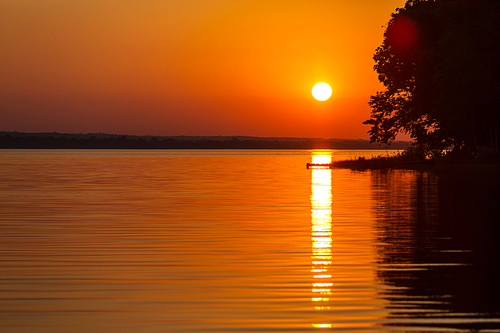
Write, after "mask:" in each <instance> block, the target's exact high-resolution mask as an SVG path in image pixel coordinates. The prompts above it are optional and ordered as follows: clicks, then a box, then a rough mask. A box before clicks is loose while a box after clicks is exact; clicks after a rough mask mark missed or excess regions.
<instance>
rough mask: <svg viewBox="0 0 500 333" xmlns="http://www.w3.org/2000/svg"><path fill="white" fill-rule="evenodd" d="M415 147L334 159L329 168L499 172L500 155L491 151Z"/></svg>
mask: <svg viewBox="0 0 500 333" xmlns="http://www.w3.org/2000/svg"><path fill="white" fill-rule="evenodd" d="M414 147H415V146H410V147H407V148H406V149H405V150H403V151H402V152H398V153H396V154H395V155H377V156H372V157H371V158H363V157H359V158H357V159H349V160H341V161H335V162H332V163H331V165H330V166H331V168H337V169H351V170H354V171H365V170H389V169H399V170H417V171H431V170H435V171H440V170H452V169H462V170H471V171H476V172H483V171H495V172H497V173H498V174H500V157H499V156H497V155H494V154H488V153H484V154H481V155H468V156H464V155H460V156H459V155H456V154H455V152H454V151H448V152H445V153H442V154H440V155H439V156H432V155H425V154H421V153H420V152H415V150H414V149H413V148H414Z"/></svg>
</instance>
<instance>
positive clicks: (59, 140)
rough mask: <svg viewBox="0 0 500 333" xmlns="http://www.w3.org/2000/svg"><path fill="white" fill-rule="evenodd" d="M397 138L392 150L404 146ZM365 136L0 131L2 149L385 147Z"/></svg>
mask: <svg viewBox="0 0 500 333" xmlns="http://www.w3.org/2000/svg"><path fill="white" fill-rule="evenodd" d="M408 145H409V142H408V141H395V142H393V143H392V144H391V146H390V149H405V148H406V147H407V146H408ZM385 148H386V145H380V144H378V143H370V141H369V140H363V139H322V138H293V137H251V136H150V135H149V136H135V135H117V134H104V133H87V134H66V133H57V132H53V133H23V132H0V149H385Z"/></svg>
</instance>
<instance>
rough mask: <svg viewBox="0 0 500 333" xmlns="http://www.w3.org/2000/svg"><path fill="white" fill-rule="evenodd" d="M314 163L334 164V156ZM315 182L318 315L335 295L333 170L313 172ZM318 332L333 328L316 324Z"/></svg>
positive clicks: (314, 269)
mask: <svg viewBox="0 0 500 333" xmlns="http://www.w3.org/2000/svg"><path fill="white" fill-rule="evenodd" d="M312 162H313V163H322V164H323V163H330V162H331V155H313V157H312ZM311 172H312V180H311V184H312V185H311V222H312V227H311V238H312V246H311V247H312V257H311V259H312V267H311V272H312V273H322V274H313V281H314V282H313V284H312V292H313V297H312V298H311V300H312V301H313V302H314V303H316V304H315V306H314V309H315V310H317V311H325V310H329V309H330V307H329V306H328V305H327V304H326V302H329V301H330V298H329V297H325V296H328V295H331V294H332V290H331V288H332V287H333V282H331V279H332V275H331V274H329V272H328V270H329V269H330V266H331V264H332V260H331V259H332V173H331V170H330V169H326V168H325V169H322V168H319V169H312V170H311ZM312 326H313V327H314V328H320V329H321V328H323V329H325V328H331V326H332V325H331V324H329V323H313V324H312Z"/></svg>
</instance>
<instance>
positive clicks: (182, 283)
mask: <svg viewBox="0 0 500 333" xmlns="http://www.w3.org/2000/svg"><path fill="white" fill-rule="evenodd" d="M376 153H386V152H385V151H380V152H374V151H330V150H327V151H308V150H299V151H293V150H285V151H271V150H250V151H238V150H234V151H231V150H214V151H212V150H205V151H201V150H192V151H187V150H185V151H123V150H119V151H98V150H94V151H92V150H90V151H85V150H83V151H61V150H52V151H51V150H45V151H44V150H33V151H30V150H10V151H9V150H4V151H0V331H1V332H322V331H329V330H332V331H340V332H429V331H431V332H440V331H450V332H457V331H465V332H469V331H471V332H500V274H499V272H498V268H497V266H498V265H499V258H500V256H499V255H500V245H499V244H498V243H499V242H498V236H499V235H500V227H499V220H500V208H499V206H500V205H499V202H500V193H499V192H500V182H499V177H498V173H493V174H489V173H486V172H484V173H479V174H478V173H477V172H472V171H467V170H460V171H456V170H455V171H453V172H444V173H439V174H437V173H429V172H416V171H395V170H393V171H365V172H353V171H350V170H342V169H333V170H329V169H313V170H307V169H306V168H305V164H306V163H307V162H311V161H314V162H318V161H326V160H329V159H333V160H335V159H345V158H346V157H347V158H356V157H357V156H370V155H372V154H376Z"/></svg>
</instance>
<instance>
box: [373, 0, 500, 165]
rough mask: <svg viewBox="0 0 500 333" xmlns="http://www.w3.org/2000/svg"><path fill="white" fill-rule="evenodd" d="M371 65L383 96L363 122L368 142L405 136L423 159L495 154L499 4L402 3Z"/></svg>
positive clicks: (498, 142)
mask: <svg viewBox="0 0 500 333" xmlns="http://www.w3.org/2000/svg"><path fill="white" fill-rule="evenodd" d="M374 60H375V66H374V69H375V71H376V72H377V73H378V78H379V80H380V81H381V82H382V83H383V85H384V90H383V91H379V92H377V93H376V95H374V96H371V98H370V102H369V105H370V106H371V109H372V110H371V116H370V119H368V120H366V121H365V122H364V123H365V124H368V125H371V128H370V130H369V132H368V133H369V135H370V139H371V141H372V142H380V143H385V144H390V143H391V142H392V141H393V140H394V139H395V138H396V135H397V134H398V133H407V134H410V136H411V137H412V138H413V139H414V148H418V149H420V150H421V152H422V153H425V154H440V153H441V152H442V151H443V149H445V148H450V147H451V148H453V153H454V154H456V155H457V156H459V155H462V156H477V155H478V154H493V155H496V156H498V154H499V152H500V151H499V148H500V132H499V126H500V1H497V0H473V1H466V0H409V1H407V2H406V4H405V6H404V8H398V9H396V11H395V13H393V14H392V18H391V20H390V21H389V23H388V25H387V28H386V30H385V33H384V39H383V42H382V45H380V46H379V47H378V48H377V49H376V52H375V54H374Z"/></svg>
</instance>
